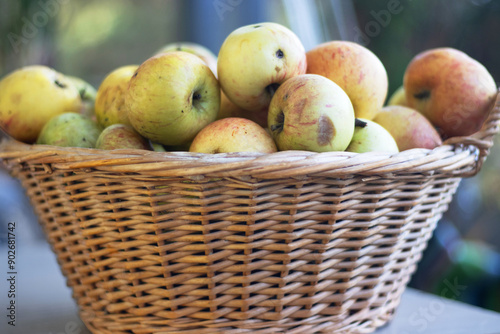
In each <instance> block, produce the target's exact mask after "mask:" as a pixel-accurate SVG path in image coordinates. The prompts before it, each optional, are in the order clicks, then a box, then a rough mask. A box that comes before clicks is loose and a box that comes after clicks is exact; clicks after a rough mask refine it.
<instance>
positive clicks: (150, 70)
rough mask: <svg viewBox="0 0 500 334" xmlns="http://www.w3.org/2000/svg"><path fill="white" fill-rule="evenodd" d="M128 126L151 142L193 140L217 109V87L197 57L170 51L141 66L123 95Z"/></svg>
mask: <svg viewBox="0 0 500 334" xmlns="http://www.w3.org/2000/svg"><path fill="white" fill-rule="evenodd" d="M125 105H126V108H127V114H128V118H129V121H130V123H131V124H132V126H133V127H134V129H135V130H136V131H137V132H139V133H140V134H141V135H142V136H144V137H146V138H148V139H150V140H152V141H153V142H156V143H159V144H163V145H167V146H174V145H183V144H186V143H189V142H190V141H192V140H193V138H194V137H195V136H196V134H197V133H198V132H199V131H200V130H201V129H202V128H204V127H205V126H206V125H208V124H209V123H211V122H213V121H214V120H215V119H216V117H217V113H218V112H219V108H220V86H219V83H218V82H217V79H216V78H215V75H214V74H213V73H212V71H211V70H210V68H209V67H208V66H207V65H206V64H205V62H203V61H202V60H201V59H200V58H199V57H197V56H195V55H193V54H191V53H187V52H183V51H174V52H167V53H161V54H159V55H157V56H154V57H151V58H149V59H148V60H146V61H145V62H144V63H142V64H141V65H140V66H139V68H138V69H137V71H136V72H135V74H134V75H133V76H132V78H131V79H130V83H129V86H128V89H127V92H126V94H125Z"/></svg>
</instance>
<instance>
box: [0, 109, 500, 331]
mask: <svg viewBox="0 0 500 334" xmlns="http://www.w3.org/2000/svg"><path fill="white" fill-rule="evenodd" d="M499 109H500V108H499V107H498V105H497V107H496V108H495V109H494V112H493V113H492V115H491V116H490V118H489V120H488V122H487V124H486V125H485V127H484V128H483V130H482V131H481V132H480V133H479V134H478V135H477V136H473V137H468V138H461V139H454V140H453V142H449V144H450V145H443V146H442V147H439V148H437V149H435V150H433V151H428V150H412V151H407V152H401V153H399V154H396V155H393V156H390V155H386V154H378V153H374V154H361V155H356V154H350V153H335V152H332V153H326V154H317V153H311V152H280V153H276V154H273V155H258V154H255V155H252V154H225V155H224V154H223V155H217V156H205V155H199V154H189V153H165V154H163V153H155V152H145V151H113V152H106V151H99V150H89V149H65V148H54V147H49V146H36V145H35V146H29V145H24V144H20V143H16V142H13V141H7V142H4V143H2V145H1V148H2V151H3V152H2V153H0V158H2V159H3V160H2V162H3V164H4V166H6V167H7V168H8V169H9V171H10V172H11V174H12V175H14V176H15V177H17V178H19V180H20V181H21V183H22V185H23V186H24V188H25V189H26V191H27V194H28V196H29V197H30V199H31V201H32V203H33V206H34V208H35V210H36V212H37V214H38V216H39V218H40V223H41V224H42V226H43V228H44V231H45V233H46V235H47V238H48V240H49V242H50V244H51V246H52V248H53V250H54V252H55V253H56V254H57V258H58V261H59V263H60V266H61V270H62V272H63V274H64V275H65V276H66V278H67V283H68V285H69V286H70V287H71V288H72V289H73V296H74V298H75V300H76V302H77V303H78V306H79V308H80V314H81V317H82V319H83V321H84V322H85V323H86V324H87V326H88V327H89V329H90V330H91V331H92V332H94V333H102V334H108V333H109V334H111V333H112V334H122V333H123V334H124V333H137V334H152V333H155V334H158V333H196V334H201V333H228V334H229V333H234V334H236V333H238V334H239V333H250V332H251V333H294V334H295V333H320V332H325V333H349V332H351V333H369V332H372V331H373V330H374V329H375V328H377V327H379V326H381V325H383V324H384V323H386V322H387V321H388V320H390V319H391V317H392V315H393V313H394V312H395V309H396V307H397V305H398V303H399V300H400V297H401V294H402V293H403V291H404V289H405V287H406V284H407V282H408V280H409V279H410V276H411V274H412V273H413V272H414V270H415V268H416V264H417V262H418V261H419V259H420V257H421V254H422V251H423V250H424V249H425V247H426V244H427V241H428V240H429V238H430V237H431V235H432V232H433V230H434V228H435V226H436V224H437V222H438V221H439V219H440V218H441V216H442V214H443V213H444V212H445V211H446V209H447V207H448V204H449V202H450V201H451V199H452V196H453V194H454V192H455V191H456V188H457V186H458V184H459V182H460V180H461V177H464V176H469V175H472V174H474V173H477V172H478V171H479V169H480V167H481V164H482V162H483V160H484V159H485V158H486V156H487V154H488V149H489V148H490V147H491V145H492V143H493V136H494V135H495V134H496V133H497V132H498V124H499V113H500V112H499ZM451 144H453V145H451Z"/></svg>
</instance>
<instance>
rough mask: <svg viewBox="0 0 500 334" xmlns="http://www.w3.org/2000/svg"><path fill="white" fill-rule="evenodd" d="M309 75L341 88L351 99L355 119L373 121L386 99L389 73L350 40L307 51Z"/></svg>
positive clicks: (376, 59)
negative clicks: (319, 77) (316, 76)
mask: <svg viewBox="0 0 500 334" xmlns="http://www.w3.org/2000/svg"><path fill="white" fill-rule="evenodd" d="M307 73H312V74H319V75H322V76H325V77H327V78H328V79H330V80H332V81H333V82H335V83H336V84H337V85H339V86H340V87H341V88H342V89H343V90H344V91H345V92H346V93H347V95H348V96H349V98H350V99H351V102H352V105H353V106H354V112H355V114H356V117H358V118H365V119H372V118H373V117H374V116H375V114H376V112H377V111H378V110H379V109H380V108H382V107H383V106H384V103H385V100H386V98H387V90H388V86H389V85H388V77H387V71H386V69H385V67H384V65H383V64H382V62H381V61H380V59H379V58H378V57H377V56H376V55H375V54H374V53H373V52H371V51H370V50H369V49H367V48H365V47H364V46H362V45H360V44H356V43H353V42H348V41H330V42H326V43H323V44H320V45H318V46H316V47H315V48H313V49H312V50H310V51H308V52H307Z"/></svg>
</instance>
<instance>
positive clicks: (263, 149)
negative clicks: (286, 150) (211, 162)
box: [189, 117, 277, 153]
mask: <svg viewBox="0 0 500 334" xmlns="http://www.w3.org/2000/svg"><path fill="white" fill-rule="evenodd" d="M189 151H190V152H198V153H231V152H259V153H274V152H276V151H277V148H276V144H275V143H274V140H273V138H272V137H271V136H270V135H269V133H267V131H266V130H265V129H264V128H263V127H261V126H260V125H258V124H257V123H255V122H253V121H251V120H249V119H246V118H240V117H228V118H223V119H220V120H217V121H215V122H212V123H210V124H209V125H207V126H206V127H204V128H203V129H202V130H201V131H200V132H199V133H198V134H197V135H196V137H195V138H194V140H193V142H192V143H191V146H190V148H189Z"/></svg>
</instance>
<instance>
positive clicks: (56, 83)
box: [54, 80, 67, 88]
mask: <svg viewBox="0 0 500 334" xmlns="http://www.w3.org/2000/svg"><path fill="white" fill-rule="evenodd" d="M54 83H55V85H56V86H57V87H59V88H66V87H67V86H66V85H65V84H63V83H62V82H60V81H59V80H54Z"/></svg>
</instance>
